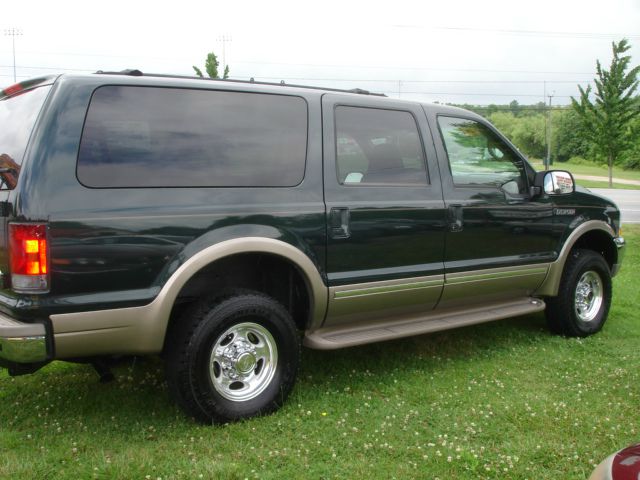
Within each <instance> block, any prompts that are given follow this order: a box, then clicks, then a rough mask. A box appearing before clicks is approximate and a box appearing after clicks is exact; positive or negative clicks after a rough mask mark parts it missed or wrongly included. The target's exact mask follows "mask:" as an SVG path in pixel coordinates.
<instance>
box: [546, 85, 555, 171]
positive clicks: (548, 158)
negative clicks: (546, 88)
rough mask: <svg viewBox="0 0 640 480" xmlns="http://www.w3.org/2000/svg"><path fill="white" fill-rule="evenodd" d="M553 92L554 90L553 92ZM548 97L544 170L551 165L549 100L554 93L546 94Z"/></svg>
mask: <svg viewBox="0 0 640 480" xmlns="http://www.w3.org/2000/svg"><path fill="white" fill-rule="evenodd" d="M554 93H555V92H554ZM548 97H549V110H547V158H546V161H545V168H544V169H545V170H549V166H550V165H551V101H552V100H553V97H554V94H553V93H552V94H551V95H548Z"/></svg>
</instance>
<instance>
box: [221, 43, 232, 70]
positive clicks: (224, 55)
mask: <svg viewBox="0 0 640 480" xmlns="http://www.w3.org/2000/svg"><path fill="white" fill-rule="evenodd" d="M231 40H233V39H232V38H231V35H220V36H219V37H218V41H219V42H222V63H223V65H224V67H222V71H223V72H224V69H225V68H227V42H230V41H231Z"/></svg>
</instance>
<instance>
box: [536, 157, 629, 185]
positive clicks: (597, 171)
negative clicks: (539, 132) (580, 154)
mask: <svg viewBox="0 0 640 480" xmlns="http://www.w3.org/2000/svg"><path fill="white" fill-rule="evenodd" d="M530 161H531V164H532V165H533V167H534V168H535V169H536V170H538V171H541V170H544V164H543V163H542V160H537V159H530ZM550 168H551V169H557V170H569V171H570V172H571V173H573V174H574V175H594V176H598V177H607V178H609V168H608V167H607V166H606V165H598V164H596V163H593V164H587V165H585V164H582V163H580V164H575V163H571V162H555V163H554V164H553V165H551V167H550ZM613 177H614V178H624V179H627V180H640V170H624V169H623V168H620V167H613Z"/></svg>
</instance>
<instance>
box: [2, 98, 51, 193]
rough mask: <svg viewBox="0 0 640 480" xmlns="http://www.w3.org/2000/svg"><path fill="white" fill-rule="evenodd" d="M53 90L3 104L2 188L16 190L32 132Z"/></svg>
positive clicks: (6, 100)
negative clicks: (46, 99)
mask: <svg viewBox="0 0 640 480" xmlns="http://www.w3.org/2000/svg"><path fill="white" fill-rule="evenodd" d="M50 88H51V87H50V86H45V87H40V88H35V89H33V90H26V91H25V92H23V93H20V94H18V95H14V96H13V97H6V98H3V99H2V100H0V188H2V189H6V188H14V187H15V185H16V183H17V181H18V175H19V173H20V165H22V157H24V152H25V150H26V149H27V143H28V142H29V137H30V136H31V130H33V126H34V125H35V123H36V119H37V118H38V113H40V109H41V108H42V105H43V104H44V100H45V98H46V97H47V93H49V90H50Z"/></svg>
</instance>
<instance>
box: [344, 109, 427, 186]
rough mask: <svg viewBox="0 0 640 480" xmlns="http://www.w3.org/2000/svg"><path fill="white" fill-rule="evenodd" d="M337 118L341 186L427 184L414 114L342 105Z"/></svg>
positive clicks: (420, 142)
mask: <svg viewBox="0 0 640 480" xmlns="http://www.w3.org/2000/svg"><path fill="white" fill-rule="evenodd" d="M335 118H336V163H337V165H336V166H337V170H338V182H339V183H341V184H343V185H375V184H382V185H389V184H391V185H397V184H402V185H403V184H426V183H427V171H426V168H425V161H424V155H423V150H422V141H421V140H420V134H419V133H418V126H417V124H416V121H415V118H414V117H413V115H412V114H411V113H410V112H404V111H398V110H383V109H379V108H363V107H348V106H339V107H336V110H335Z"/></svg>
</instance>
